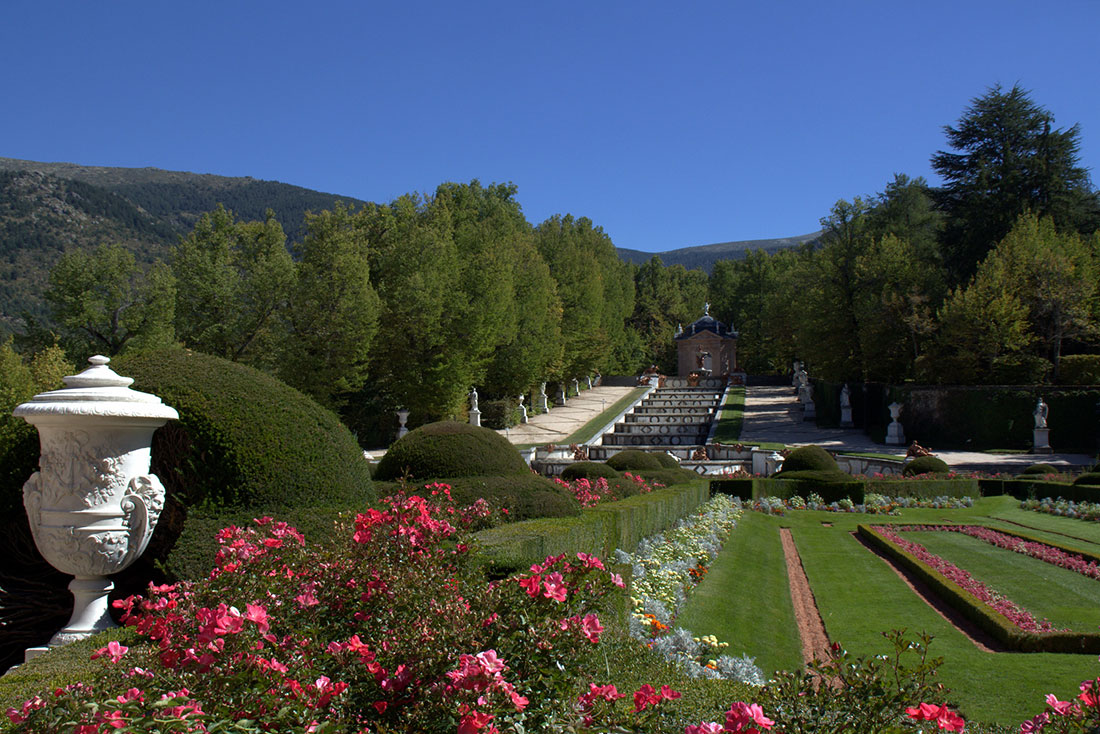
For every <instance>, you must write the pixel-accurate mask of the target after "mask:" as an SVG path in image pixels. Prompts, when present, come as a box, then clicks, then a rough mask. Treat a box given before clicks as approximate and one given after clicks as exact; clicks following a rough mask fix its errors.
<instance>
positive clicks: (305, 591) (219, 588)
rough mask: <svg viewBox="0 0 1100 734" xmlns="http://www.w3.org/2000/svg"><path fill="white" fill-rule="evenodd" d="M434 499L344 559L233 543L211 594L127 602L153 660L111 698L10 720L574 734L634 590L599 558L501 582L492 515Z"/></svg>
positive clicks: (23, 711)
mask: <svg viewBox="0 0 1100 734" xmlns="http://www.w3.org/2000/svg"><path fill="white" fill-rule="evenodd" d="M432 492H434V493H435V494H434V496H433V495H432ZM423 494H424V495H425V496H420V495H418V494H411V493H407V492H400V493H397V494H395V495H393V496H391V497H388V498H386V499H385V500H383V501H382V502H380V503H379V504H378V505H377V506H375V507H372V508H369V509H367V510H366V511H365V512H362V513H359V514H358V515H356V516H355V518H354V521H353V522H351V523H349V524H348V526H347V528H346V536H347V538H348V540H347V543H346V545H344V546H343V547H332V548H315V547H310V546H307V544H306V542H305V539H304V538H303V537H302V535H301V534H300V533H298V532H297V531H296V530H295V529H294V528H291V527H289V526H287V525H286V524H285V523H280V522H276V521H274V520H271V519H270V518H262V519H260V520H258V521H256V524H255V526H253V527H249V528H237V527H230V528H226V529H224V530H222V531H220V532H219V534H218V542H219V544H220V549H219V551H218V554H217V559H216V563H215V567H214V569H213V571H212V572H211V574H210V576H209V577H208V578H207V579H204V580H202V581H199V582H195V583H177V584H171V585H165V586H153V587H150V589H149V591H148V593H147V594H146V595H145V596H144V597H131V598H129V599H126V600H124V601H122V602H121V603H120V604H119V607H120V608H121V612H122V618H123V621H124V622H125V624H127V625H128V626H130V627H131V628H133V630H134V631H135V632H136V635H137V638H138V642H130V643H129V644H128V645H123V644H120V643H117V642H112V643H111V644H110V645H108V646H107V647H105V648H103V649H102V650H100V651H98V653H97V657H98V658H99V660H100V661H101V662H102V664H103V666H104V670H103V674H102V675H100V676H99V677H98V678H97V679H96V680H94V681H90V682H88V683H87V684H84V685H78V686H70V687H69V688H66V689H61V690H59V691H55V692H54V693H52V694H43V695H40V696H38V697H35V698H33V699H31V700H30V701H28V702H26V703H25V704H24V705H23V706H22V707H21V708H19V709H10V710H9V711H8V717H9V719H10V720H11V722H12V723H13V725H14V731H19V732H36V733H37V732H66V733H68V732H79V733H80V734H91V732H107V731H115V730H118V729H128V730H130V731H164V732H168V731H171V732H176V731H180V732H184V731H186V732H206V731H210V732H213V731H219V732H261V731H271V732H326V731H327V732H367V731H371V732H376V731H407V730H413V729H415V730H417V731H429V732H430V731H441V732H443V731H445V732H455V731H458V732H460V734H474V733H475V732H490V733H491V732H495V731H498V730H500V729H504V728H515V727H517V726H522V727H524V728H526V730H528V731H535V730H538V729H539V728H540V727H544V726H546V725H548V723H549V722H551V721H554V720H557V719H561V718H562V717H565V718H567V719H569V720H572V717H575V716H576V715H577V714H576V711H575V710H574V707H573V705H572V703H570V702H571V701H573V700H574V698H575V691H576V690H577V689H578V687H579V686H581V685H584V682H583V681H582V680H578V677H583V674H582V673H580V672H579V671H581V670H582V669H586V668H584V667H583V666H582V664H583V663H584V661H585V660H587V659H588V658H589V657H591V656H594V655H595V654H596V652H595V651H596V648H597V646H598V644H599V641H600V636H601V633H602V632H603V622H602V620H601V617H600V614H601V613H603V610H604V606H603V601H604V599H605V597H606V596H607V595H608V594H609V593H610V592H612V591H615V590H616V589H615V587H616V585H621V584H622V581H621V579H619V578H618V577H617V576H615V575H614V574H612V573H610V572H609V571H608V570H607V569H606V568H604V566H603V564H602V562H601V561H600V560H599V559H598V558H595V557H593V556H588V555H586V554H583V553H582V554H576V555H574V556H570V557H567V556H556V557H551V558H547V559H546V560H545V561H544V562H542V563H540V564H536V565H534V566H532V568H531V569H530V571H529V572H528V573H526V574H523V575H521V576H519V577H517V578H510V579H505V580H501V581H496V582H487V581H486V580H485V579H484V577H483V575H482V574H481V571H480V569H479V568H478V567H477V565H476V564H474V563H471V562H470V561H471V559H470V545H469V536H468V534H467V531H466V528H469V527H472V526H476V525H477V524H478V523H479V522H482V521H484V519H485V513H487V512H489V509H488V508H487V507H484V506H482V507H477V506H475V507H472V508H465V509H459V508H456V507H455V506H454V505H453V503H452V502H450V499H449V492H448V488H447V487H446V486H444V485H435V486H433V487H429V488H426V491H424V492H423ZM592 668H594V666H592ZM589 669H591V668H589ZM605 682H606V681H599V683H605Z"/></svg>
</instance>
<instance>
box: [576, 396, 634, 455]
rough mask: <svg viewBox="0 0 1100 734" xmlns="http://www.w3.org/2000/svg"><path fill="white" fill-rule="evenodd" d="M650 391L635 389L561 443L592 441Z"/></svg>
mask: <svg viewBox="0 0 1100 734" xmlns="http://www.w3.org/2000/svg"><path fill="white" fill-rule="evenodd" d="M648 389H649V388H648V387H637V388H634V389H633V390H631V391H630V392H628V393H627V394H626V395H624V396H623V397H621V398H619V399H618V400H616V401H615V402H614V403H612V405H611V406H610V407H609V408H608V409H607V410H605V411H603V412H602V413H600V414H599V415H597V416H596V417H595V418H593V419H592V420H590V421H588V422H587V423H585V424H584V425H583V426H581V427H580V428H578V429H577V430H575V431H573V433H571V434H569V436H567V437H566V438H565V439H563V440H562V441H561V443H562V444H564V445H569V444H573V443H584V442H585V441H590V440H592V438H594V437H595V435H596V431H598V430H600V429H601V428H603V427H604V426H606V425H607V424H608V423H609V422H610V421H611V419H612V418H614V417H615V416H617V415H618V414H619V413H621V412H622V411H624V410H626V407H627V406H628V405H631V404H633V403H634V401H635V400H637V399H638V398H640V397H641V396H642V395H644V394H645V392H646V390H648Z"/></svg>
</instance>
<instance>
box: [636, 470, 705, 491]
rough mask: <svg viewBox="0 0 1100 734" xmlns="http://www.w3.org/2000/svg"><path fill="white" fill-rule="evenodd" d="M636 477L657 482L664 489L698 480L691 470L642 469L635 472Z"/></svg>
mask: <svg viewBox="0 0 1100 734" xmlns="http://www.w3.org/2000/svg"><path fill="white" fill-rule="evenodd" d="M637 474H638V476H640V477H642V478H643V479H646V480H648V481H650V482H659V483H661V484H663V485H665V486H666V487H668V486H671V485H673V484H684V483H685V482H694V481H696V480H697V479H699V475H698V474H696V473H695V472H693V471H692V470H691V469H680V468H676V469H643V470H642V471H639V472H637Z"/></svg>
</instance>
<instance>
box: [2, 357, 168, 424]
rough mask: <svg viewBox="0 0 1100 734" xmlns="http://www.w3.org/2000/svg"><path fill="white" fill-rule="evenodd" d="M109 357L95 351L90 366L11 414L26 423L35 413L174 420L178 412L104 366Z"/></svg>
mask: <svg viewBox="0 0 1100 734" xmlns="http://www.w3.org/2000/svg"><path fill="white" fill-rule="evenodd" d="M110 361H111V360H110V359H109V358H107V357H104V356H102V355H99V354H97V355H96V356H94V357H90V358H89V359H88V362H90V363H91V367H89V368H88V369H86V370H84V371H83V372H81V373H80V374H77V375H69V376H68V377H65V378H63V381H64V382H65V387H63V388H61V389H60V390H51V391H50V392H44V393H39V394H38V395H35V396H34V398H33V399H32V400H30V401H28V402H26V403H23V404H22V405H18V406H16V408H15V410H14V411H12V415H15V416H20V417H22V418H25V419H26V420H27V421H28V422H33V421H32V420H31V419H32V418H33V417H36V416H47V415H50V416H62V415H66V416H79V415H87V416H102V417H118V418H153V419H161V420H175V419H177V418H179V413H177V412H176V410H175V408H171V407H169V406H167V405H165V404H164V403H162V402H161V399H160V398H158V397H157V396H156V395H151V394H149V393H146V392H138V391H137V390H131V389H130V385H132V384H133V382H134V380H133V379H132V378H130V377H123V376H122V375H119V374H117V373H116V372H115V371H114V370H112V369H111V368H110V367H108V366H107V363H108V362H110Z"/></svg>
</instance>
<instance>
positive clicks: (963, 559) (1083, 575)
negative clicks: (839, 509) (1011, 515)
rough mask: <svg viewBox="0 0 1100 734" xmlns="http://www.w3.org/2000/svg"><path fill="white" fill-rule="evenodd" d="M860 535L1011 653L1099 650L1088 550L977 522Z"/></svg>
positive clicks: (1097, 598)
mask: <svg viewBox="0 0 1100 734" xmlns="http://www.w3.org/2000/svg"><path fill="white" fill-rule="evenodd" d="M858 533H859V535H860V536H861V537H862V538H864V539H865V540H866V541H868V542H869V543H871V544H872V545H874V546H875V547H877V548H879V549H881V550H882V551H883V552H884V553H886V554H887V555H888V556H889V557H890V558H891V559H893V560H894V561H896V562H897V563H899V564H900V565H902V566H904V567H905V568H907V569H909V570H910V571H911V572H913V573H914V574H916V575H917V576H918V577H919V578H920V579H921V580H922V581H924V582H925V583H926V584H928V585H929V586H930V587H931V588H932V589H933V591H934V592H935V593H936V594H937V595H938V596H940V597H941V598H942V599H943V600H944V601H946V602H947V603H948V604H950V605H951V606H952V607H953V608H955V609H956V610H957V611H958V612H959V613H960V614H962V615H963V616H965V617H966V618H967V619H969V620H970V621H971V622H973V623H974V624H976V625H977V626H978V627H980V628H981V629H982V630H983V631H985V632H986V633H988V634H989V635H990V636H991V637H993V638H994V639H995V640H997V641H998V642H999V643H1000V644H1002V645H1004V646H1005V647H1007V648H1009V649H1011V650H1018V651H1022V652H1059V653H1096V652H1100V634H1097V633H1096V629H1097V627H1098V626H1100V581H1098V580H1097V577H1098V576H1100V569H1098V566H1097V560H1098V559H1097V557H1096V556H1094V555H1092V554H1090V553H1087V552H1084V551H1079V550H1077V549H1073V548H1070V547H1068V546H1063V545H1061V544H1055V543H1051V542H1049V541H1047V542H1044V541H1039V540H1037V539H1034V538H1030V537H1027V536H1024V535H1021V534H1017V533H1011V532H1008V531H1005V530H1001V529H996V530H994V529H992V528H988V527H985V526H980V525H946V524H945V525H876V526H871V525H860V526H859V528H858Z"/></svg>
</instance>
